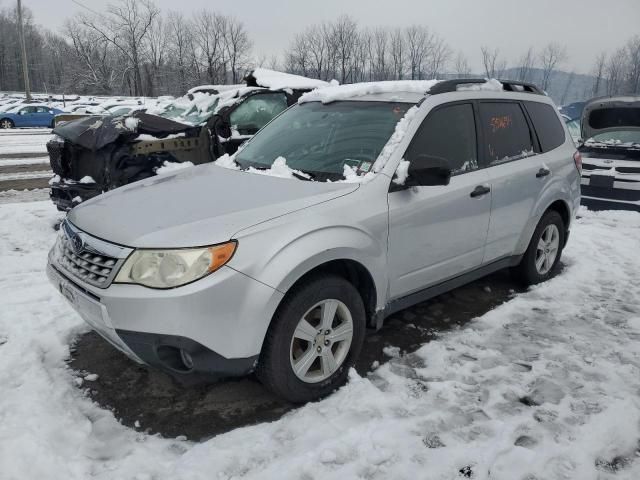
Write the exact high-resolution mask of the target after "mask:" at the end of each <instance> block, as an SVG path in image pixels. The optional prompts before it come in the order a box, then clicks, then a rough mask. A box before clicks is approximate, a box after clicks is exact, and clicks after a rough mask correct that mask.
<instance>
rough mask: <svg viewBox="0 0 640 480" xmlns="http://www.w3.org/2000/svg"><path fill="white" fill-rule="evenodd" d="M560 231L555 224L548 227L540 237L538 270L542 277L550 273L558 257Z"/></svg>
mask: <svg viewBox="0 0 640 480" xmlns="http://www.w3.org/2000/svg"><path fill="white" fill-rule="evenodd" d="M559 247H560V231H559V230H558V227H557V226H556V225H554V224H550V225H547V227H546V228H545V229H544V230H543V232H542V235H540V240H538V246H537V248H536V259H535V264H536V270H537V272H538V274H540V275H546V274H547V273H549V271H550V270H551V268H552V267H553V264H554V263H555V261H556V258H557V256H558V249H559Z"/></svg>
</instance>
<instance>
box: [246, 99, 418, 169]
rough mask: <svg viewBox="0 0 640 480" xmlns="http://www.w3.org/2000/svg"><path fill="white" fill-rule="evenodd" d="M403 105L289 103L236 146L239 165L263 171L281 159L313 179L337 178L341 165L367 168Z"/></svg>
mask: <svg viewBox="0 0 640 480" xmlns="http://www.w3.org/2000/svg"><path fill="white" fill-rule="evenodd" d="M409 107H411V104H408V103H391V102H366V101H342V102H334V103H330V104H327V105H324V104H322V103H320V102H308V103H303V104H301V105H295V106H293V107H291V108H290V109H289V110H287V111H285V112H284V113H283V114H282V115H280V116H278V117H276V118H275V119H274V120H273V121H272V122H271V123H269V124H268V125H267V126H266V127H265V128H264V129H262V130H260V132H258V134H257V135H256V136H255V137H254V138H253V139H252V140H251V141H250V142H249V143H248V144H247V145H246V147H245V148H244V149H242V150H241V151H240V152H239V153H238V154H237V155H236V157H235V161H236V162H237V163H238V165H240V167H242V168H248V167H254V168H259V169H268V168H270V167H271V165H272V164H273V162H274V161H275V160H276V159H278V158H279V157H282V158H284V159H285V161H286V164H287V166H288V167H289V168H291V169H294V170H299V171H301V172H304V173H307V174H309V175H311V178H312V179H315V180H340V179H342V178H343V174H344V166H345V165H349V166H350V167H351V168H352V169H353V170H354V171H355V172H356V173H358V174H365V173H367V172H369V171H370V169H371V167H372V166H373V163H374V162H375V161H376V159H377V158H378V155H379V154H380V152H381V150H382V148H383V147H384V146H385V144H386V143H387V141H388V140H389V138H390V137H391V135H392V134H393V131H394V129H395V126H396V124H397V123H398V121H400V120H401V119H402V117H403V116H404V114H405V113H406V111H407V110H408V109H409Z"/></svg>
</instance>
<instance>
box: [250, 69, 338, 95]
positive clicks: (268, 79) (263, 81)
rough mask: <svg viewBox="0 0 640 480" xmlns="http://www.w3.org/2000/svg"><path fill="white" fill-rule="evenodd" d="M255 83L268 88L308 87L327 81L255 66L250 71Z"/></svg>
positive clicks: (324, 84)
mask: <svg viewBox="0 0 640 480" xmlns="http://www.w3.org/2000/svg"><path fill="white" fill-rule="evenodd" d="M250 76H252V77H253V78H254V79H255V81H256V84H257V85H258V86H260V87H265V88H268V89H270V90H280V89H304V90H306V89H309V90H312V89H314V88H322V87H326V86H328V85H329V83H328V82H325V81H323V80H317V79H314V78H307V77H303V76H300V75H292V74H291V73H283V72H276V71H275V70H269V69H266V68H256V69H255V70H253V72H251V74H250Z"/></svg>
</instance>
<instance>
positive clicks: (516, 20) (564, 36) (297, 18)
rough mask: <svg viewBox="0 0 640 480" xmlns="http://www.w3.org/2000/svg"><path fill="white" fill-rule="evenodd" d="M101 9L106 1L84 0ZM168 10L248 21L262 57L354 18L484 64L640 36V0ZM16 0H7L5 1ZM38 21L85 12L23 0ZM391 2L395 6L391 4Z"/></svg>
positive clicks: (578, 53)
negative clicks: (415, 30) (419, 29)
mask: <svg viewBox="0 0 640 480" xmlns="http://www.w3.org/2000/svg"><path fill="white" fill-rule="evenodd" d="M78 2H80V3H83V4H84V5H86V6H88V7H90V8H92V9H94V10H101V9H103V8H104V6H105V5H106V4H107V3H108V2H106V1H103V0H78ZM155 2H156V4H157V5H158V6H159V7H160V8H161V9H162V10H163V11H164V12H168V11H171V10H173V11H175V10H179V11H181V12H183V13H184V14H187V15H189V14H191V13H192V12H196V11H198V10H200V9H203V8H207V9H213V10H216V11H218V12H220V13H223V14H227V15H233V16H235V17H237V18H239V19H241V20H242V21H243V22H244V23H245V25H246V26H247V28H248V30H249V31H250V35H251V38H252V40H253V42H254V53H255V54H256V56H261V55H266V56H271V55H273V54H278V53H279V52H282V51H283V50H284V49H285V48H286V47H287V45H288V44H289V40H290V39H291V38H292V36H293V35H294V34H295V33H297V32H300V31H302V30H304V28H305V27H306V26H308V25H311V24H314V23H320V22H322V21H325V20H332V19H335V18H336V17H338V16H339V15H341V14H348V15H350V16H352V17H353V18H354V19H355V20H356V21H357V22H358V23H359V24H360V25H362V26H378V25H385V26H392V27H396V26H406V25H411V24H420V25H427V26H429V27H430V28H431V29H433V30H434V31H435V32H437V33H438V34H439V35H441V36H442V37H444V38H445V39H446V41H447V42H448V44H449V45H450V46H451V47H452V48H453V49H454V50H456V51H458V50H461V51H463V52H464V53H465V55H466V56H467V58H468V59H469V63H470V64H471V66H472V68H473V69H474V70H476V71H480V70H481V63H480V61H481V60H480V46H481V45H487V46H490V47H491V48H495V47H499V48H500V51H501V53H502V55H503V56H504V57H505V58H506V59H507V60H508V64H509V65H514V64H515V62H516V60H517V58H519V57H520V56H521V55H522V54H523V53H524V52H525V51H526V50H527V49H528V48H529V47H530V46H533V47H536V46H540V47H542V46H544V45H545V44H547V43H549V42H551V41H556V42H560V43H561V44H564V45H566V47H567V53H568V56H569V59H568V61H567V62H566V63H565V64H564V65H562V67H561V68H562V69H563V70H567V71H572V70H575V71H576V72H578V73H588V72H589V71H590V69H591V67H592V65H593V62H594V58H595V57H596V56H597V55H598V54H599V53H600V52H602V51H612V50H614V49H616V48H618V47H620V46H621V45H623V44H624V43H625V42H626V41H627V39H628V38H630V37H631V36H633V35H640V0H609V1H603V0H526V1H525V0H392V1H377V0H368V1H367V0H320V1H310V0H270V1H264V0H243V1H239V0H217V1H212V0H182V1H180V2H178V1H177V0H155ZM13 3H14V0H0V7H6V6H9V5H13ZM23 4H24V5H25V6H27V7H29V8H30V9H31V10H32V11H33V13H34V16H35V20H36V23H39V24H41V25H43V26H45V27H47V28H49V29H51V30H54V31H55V30H58V29H60V27H61V26H62V24H63V23H64V21H65V19H66V18H69V17H71V16H72V15H73V14H74V13H75V12H77V11H79V10H81V7H79V6H78V5H77V4H76V3H74V2H73V1H72V0H23ZM389 5H392V6H393V8H390V7H389Z"/></svg>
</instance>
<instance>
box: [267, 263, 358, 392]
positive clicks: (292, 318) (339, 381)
mask: <svg viewBox="0 0 640 480" xmlns="http://www.w3.org/2000/svg"><path fill="white" fill-rule="evenodd" d="M334 306H335V310H334V309H333V307H334ZM332 311H334V312H335V314H333V315H331V312H332ZM324 312H327V313H328V314H327V316H326V318H331V325H332V326H331V327H330V328H329V329H325V327H326V325H327V323H326V322H325V324H324V325H322V320H321V317H322V314H323V313H324ZM349 317H350V319H351V327H352V332H351V339H350V342H348V341H347V340H346V337H347V336H348V326H349V321H348V320H349ZM303 321H306V325H304V326H303V324H302V322H303ZM365 322H366V315H365V309H364V304H363V302H362V298H361V297H360V294H359V293H358V291H357V290H356V289H355V287H354V286H353V285H352V284H351V283H349V282H348V281H347V280H345V279H344V278H342V277H339V276H335V275H329V274H325V275H317V276H314V277H311V278H310V279H309V280H307V281H303V283H301V284H299V285H297V286H295V287H294V288H293V289H292V290H291V291H290V292H289V293H287V296H286V297H285V298H284V300H283V301H282V303H281V305H280V306H279V307H278V310H277V311H276V314H275V315H274V317H273V320H272V322H271V325H270V326H269V330H268V331H267V335H266V337H265V341H264V344H263V347H262V353H261V354H260V359H259V361H258V366H257V369H256V374H257V376H258V378H259V379H260V381H261V382H262V383H263V384H264V385H265V386H266V387H267V388H268V389H269V390H271V391H272V392H274V393H275V394H276V395H278V396H280V397H282V398H284V399H286V400H288V401H290V402H293V403H305V402H309V401H312V400H317V399H319V398H322V397H324V396H326V395H328V394H330V393H331V392H333V391H334V390H335V389H337V388H338V387H340V386H342V385H343V384H344V383H345V382H346V380H347V375H348V373H349V368H351V367H352V366H353V365H354V363H355V361H356V359H357V358H358V355H359V354H360V350H361V349H362V344H363V341H364V335H365V328H366V325H365ZM320 326H322V327H323V328H319V327H320ZM298 327H300V328H298ZM304 327H307V328H304ZM311 327H313V328H311ZM327 331H328V332H330V333H328V334H327ZM298 335H302V336H298ZM325 335H326V337H325ZM303 336H304V337H308V339H306V340H305V339H303V338H302V337H303ZM343 337H344V338H345V339H344V340H338V339H339V338H343ZM314 342H315V343H314ZM327 342H328V343H327ZM319 349H320V350H322V353H318V350H319ZM329 352H330V353H331V355H329ZM312 357H313V360H311V358H312ZM331 358H333V359H334V361H335V363H333V362H332V361H331V360H330V359H331ZM294 365H297V366H298V373H296V371H294ZM305 367H306V370H305ZM336 367H337V368H336ZM330 372H332V373H330ZM326 375H328V376H326ZM325 376H326V377H325Z"/></svg>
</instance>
